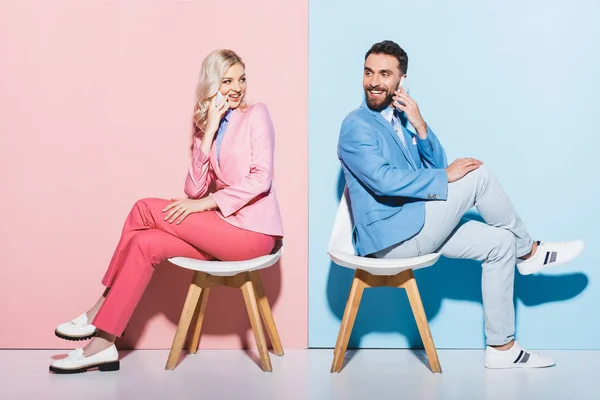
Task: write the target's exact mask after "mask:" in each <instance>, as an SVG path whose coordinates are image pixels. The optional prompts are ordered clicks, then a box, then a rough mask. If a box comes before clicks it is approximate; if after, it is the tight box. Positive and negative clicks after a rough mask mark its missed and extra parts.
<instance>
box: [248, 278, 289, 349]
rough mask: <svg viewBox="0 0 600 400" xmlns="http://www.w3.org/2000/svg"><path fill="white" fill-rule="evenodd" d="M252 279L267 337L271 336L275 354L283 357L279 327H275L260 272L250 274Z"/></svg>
mask: <svg viewBox="0 0 600 400" xmlns="http://www.w3.org/2000/svg"><path fill="white" fill-rule="evenodd" d="M250 279H251V281H252V285H253V286H254V291H255V293H256V298H257V300H258V310H259V311H260V316H261V317H262V320H263V323H264V325H265V329H266V330H267V335H269V340H271V344H272V345H273V352H274V353H275V355H278V356H282V355H283V346H282V345H281V339H280V338H279V333H278V332H277V327H276V326H275V320H274V319H273V313H272V312H271V306H270V305H269V299H268V298H267V296H266V294H265V289H264V287H263V284H262V279H260V274H259V273H258V271H252V272H250Z"/></svg>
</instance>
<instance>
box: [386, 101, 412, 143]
mask: <svg viewBox="0 0 600 400" xmlns="http://www.w3.org/2000/svg"><path fill="white" fill-rule="evenodd" d="M381 115H382V116H383V118H385V119H386V121H387V122H389V123H390V124H391V125H392V128H393V129H394V130H395V131H396V134H397V135H398V137H399V138H400V140H401V141H402V144H403V145H404V147H405V148H406V139H405V138H404V132H403V131H402V124H401V123H400V121H399V120H398V118H397V117H396V116H395V115H394V107H392V106H389V107H388V108H386V109H385V110H383V111H382V112H381Z"/></svg>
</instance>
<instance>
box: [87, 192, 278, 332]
mask: <svg viewBox="0 0 600 400" xmlns="http://www.w3.org/2000/svg"><path fill="white" fill-rule="evenodd" d="M169 203H171V201H169V200H163V199H143V200H139V201H138V202H136V203H135V205H134V206H133V209H132V210H131V212H130V213H129V216H128V217H127V220H126V221H125V226H124V227H123V233H122V234H121V239H120V241H119V244H118V245H117V248H116V250H115V253H114V255H113V257H112V260H111V262H110V265H109V266H108V270H107V271H106V275H104V278H103V279H102V284H104V285H105V286H106V287H109V288H110V290H109V292H108V295H107V296H106V299H105V301H104V304H103V305H102V307H101V308H100V310H99V311H98V314H97V315H96V318H94V320H93V322H92V324H93V325H94V326H96V327H97V328H98V329H101V330H103V331H105V332H108V333H110V334H112V335H115V336H120V335H121V334H122V333H123V331H124V330H125V326H126V325H127V323H128V322H129V319H130V318H131V315H132V314H133V311H134V310H135V307H136V306H137V304H138V303H139V301H140V299H141V298H142V294H143V293H144V290H145V289H146V286H148V283H149V282H150V278H151V277H152V273H153V272H154V266H155V265H157V264H158V263H160V262H161V261H163V260H165V259H167V258H171V257H188V258H196V259H202V260H209V259H215V258H216V259H219V260H222V261H239V260H247V259H251V258H255V257H260V256H263V255H266V254H269V253H270V252H271V250H272V249H273V247H274V245H275V238H274V237H273V236H269V235H265V234H262V233H257V232H251V231H248V230H245V229H242V228H237V227H235V226H233V225H231V224H229V223H227V222H225V221H224V220H223V219H221V218H220V217H219V216H218V215H217V213H216V212H215V211H206V212H203V213H195V214H190V215H188V216H187V218H185V219H184V220H183V222H181V224H179V225H177V224H176V223H172V224H170V223H169V222H168V221H165V220H164V218H165V216H166V215H167V213H163V212H162V210H163V209H164V208H165V207H166V206H167V204H169Z"/></svg>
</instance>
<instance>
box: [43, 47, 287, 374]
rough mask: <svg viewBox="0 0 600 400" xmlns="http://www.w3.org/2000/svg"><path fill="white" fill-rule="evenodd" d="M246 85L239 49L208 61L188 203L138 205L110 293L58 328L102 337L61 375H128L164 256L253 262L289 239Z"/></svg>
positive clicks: (77, 336)
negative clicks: (133, 332)
mask: <svg viewBox="0 0 600 400" xmlns="http://www.w3.org/2000/svg"><path fill="white" fill-rule="evenodd" d="M246 87H247V83H246V74H245V65H244V63H243V62H242V60H241V58H240V57H239V56H238V55H237V54H236V53H235V52H233V51H231V50H217V51H214V52H212V53H211V54H210V55H209V56H208V57H207V58H206V59H205V60H204V62H203V63H202V71H201V74H200V80H199V83H198V88H197V103H196V106H195V113H194V122H195V125H196V127H197V131H196V134H195V135H194V137H193V139H192V141H193V144H192V161H191V165H190V167H189V171H188V174H187V178H186V181H185V193H186V195H187V196H188V198H182V199H171V200H162V199H143V200H139V201H138V202H137V203H136V204H135V205H134V207H133V209H132V210H131V212H130V213H129V216H128V217H127V220H126V221H125V226H124V228H123V232H122V235H121V239H120V241H119V244H118V245H117V248H116V250H115V253H114V255H113V257H112V260H111V262H110V265H109V267H108V270H107V272H106V275H105V276H104V279H103V280H102V283H103V284H104V285H105V286H106V287H107V289H106V291H105V292H104V294H103V295H102V297H100V300H98V302H97V303H96V304H95V305H94V306H93V307H92V308H91V309H90V310H89V311H87V312H86V313H84V314H82V315H81V316H79V317H78V318H76V319H74V320H73V321H71V322H67V323H63V324H61V325H59V326H58V327H57V329H56V335H57V336H59V337H61V338H63V339H67V340H84V339H89V338H92V340H91V341H90V342H89V343H88V344H87V345H86V346H85V347H83V348H80V349H77V350H74V351H72V352H71V353H69V355H68V356H67V357H66V358H64V359H61V360H57V361H55V362H54V363H53V364H52V365H51V366H50V370H51V371H53V372H57V373H74V372H86V371H87V370H88V369H91V368H96V367H98V368H99V369H100V370H103V371H110V370H118V369H119V355H118V353H117V349H116V347H115V345H114V343H115V340H116V338H117V336H120V335H122V333H123V331H124V330H125V326H126V325H127V322H128V321H129V319H130V318H131V315H132V313H133V311H134V309H135V307H136V305H137V304H138V302H139V300H140V298H141V297H142V294H143V292H144V290H145V288H146V286H147V285H148V282H149V281H150V277H151V276H152V272H153V270H154V266H155V265H156V264H158V263H160V262H161V261H162V260H164V259H167V258H170V257H175V256H179V257H189V258H197V259H205V260H206V259H214V258H217V259H219V260H223V261H236V260H245V259H251V258H255V257H259V256H263V255H266V254H269V253H270V252H271V250H272V249H273V247H274V245H275V240H276V239H277V238H279V237H281V236H283V228H282V222H281V216H280V213H279V206H278V203H277V198H276V195H275V189H274V187H273V185H272V176H273V152H274V131H273V124H272V122H271V118H270V116H269V111H268V109H267V107H266V106H265V105H264V104H260V103H259V104H254V105H247V104H246V102H245V95H246ZM219 93H220V95H219ZM229 243H235V246H231V245H230V244H229Z"/></svg>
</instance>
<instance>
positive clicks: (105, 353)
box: [50, 344, 120, 374]
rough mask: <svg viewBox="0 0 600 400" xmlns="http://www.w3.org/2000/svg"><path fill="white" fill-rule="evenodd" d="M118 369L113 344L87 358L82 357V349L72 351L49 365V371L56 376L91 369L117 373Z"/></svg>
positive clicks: (115, 349)
mask: <svg viewBox="0 0 600 400" xmlns="http://www.w3.org/2000/svg"><path fill="white" fill-rule="evenodd" d="M119 367H120V365H119V353H118V352H117V348H116V347H115V345H114V344H113V345H112V346H110V347H109V348H108V349H106V350H102V351H101V352H100V353H96V354H94V355H93V356H89V357H86V356H84V355H83V349H76V350H73V351H72V352H70V353H69V355H68V356H67V357H66V358H62V359H60V360H56V361H54V362H53V363H52V365H50V371H51V372H54V373H57V374H78V373H81V372H87V371H88V370H90V369H93V368H98V369H99V370H100V371H118V370H119Z"/></svg>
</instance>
